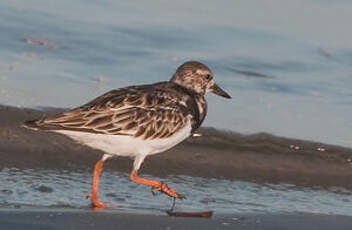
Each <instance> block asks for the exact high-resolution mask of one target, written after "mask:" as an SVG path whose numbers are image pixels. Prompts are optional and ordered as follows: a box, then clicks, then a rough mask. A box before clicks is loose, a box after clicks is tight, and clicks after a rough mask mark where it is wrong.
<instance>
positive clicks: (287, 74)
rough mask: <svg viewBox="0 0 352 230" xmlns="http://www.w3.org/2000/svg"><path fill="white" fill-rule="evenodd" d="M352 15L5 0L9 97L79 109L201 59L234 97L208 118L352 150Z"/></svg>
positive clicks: (239, 5)
mask: <svg viewBox="0 0 352 230" xmlns="http://www.w3.org/2000/svg"><path fill="white" fill-rule="evenodd" d="M351 12H352V2H350V1H342V0H340V1H326V0H300V1H288V0H272V1H259V0H256V1H245V0H240V1H210V0H205V1H203V0H197V1H192V2H189V1H153V2H150V1H116V0H102V1H82V0H78V1H68V0H61V1H47V0H45V1H44V0H26V1H20V0H4V1H1V3H0V35H1V36H0V50H1V52H0V103H1V104H10V105H16V106H24V107H37V106H54V107H74V106H78V105H80V104H82V103H85V102H87V101H88V100H90V99H92V98H94V97H96V96H98V95H100V94H102V93H104V92H106V91H107V90H110V89H113V88H119V87H122V86H127V85H131V84H143V83H152V82H156V81H162V80H167V79H169V78H170V77H171V75H172V74H173V72H174V71H175V69H176V68H177V67H178V66H179V65H180V64H182V63H183V62H184V61H187V60H191V59H196V60H200V61H202V62H204V63H206V64H207V65H209V67H210V68H211V69H212V70H213V72H214V73H215V76H216V80H217V82H218V84H219V85H221V86H223V88H224V89H226V91H228V92H229V93H230V94H231V95H232V96H233V99H232V100H225V99H222V98H219V97H216V96H214V95H209V96H207V98H208V102H209V114H208V116H207V118H206V122H205V125H207V126H213V127H217V128H222V129H228V130H232V131H237V132H242V133H254V132H269V133H273V134H276V135H282V136H287V137H294V138H300V139H308V140H315V141H321V142H325V143H329V144H338V145H343V146H349V147H352V141H351V140H352V132H351V130H352V121H351V115H350V114H352V106H351V105H352V103H351V101H352V100H351V99H352V92H351V87H352V74H351V73H352V39H351V38H352V31H351V30H350V29H349V22H351V21H352V14H351ZM27 38H32V39H39V40H48V41H50V42H54V43H56V45H55V46H53V47H44V46H39V45H30V44H27V42H26V39H27ZM248 72H250V73H251V74H249V75H248V74H245V73H248ZM258 74H259V75H258Z"/></svg>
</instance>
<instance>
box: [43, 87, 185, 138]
mask: <svg viewBox="0 0 352 230" xmlns="http://www.w3.org/2000/svg"><path fill="white" fill-rule="evenodd" d="M126 89H128V88H124V89H121V90H119V91H111V92H109V93H107V94H104V95H102V96H101V97H98V98H97V99H95V100H93V101H92V102H90V103H88V104H86V105H84V106H82V107H79V108H77V109H74V110H71V111H68V112H64V113H62V114H59V115H57V116H54V117H50V118H46V119H43V120H40V121H38V122H37V125H38V126H40V128H41V129H47V130H48V129H49V130H71V131H83V132H90V133H102V134H111V135H129V136H135V137H142V138H144V139H154V138H165V137H169V136H171V135H173V134H174V133H176V132H177V131H179V130H180V129H182V128H183V127H185V125H186V124H187V121H188V119H189V116H188V114H187V109H186V107H185V106H184V105H182V104H180V103H179V101H178V100H175V97H173V96H172V95H170V94H169V93H166V92H163V91H162V90H161V91H157V90H155V89H154V90H153V91H152V92H151V91H148V90H141V89H139V90H136V89H135V87H134V88H131V89H129V90H126ZM121 91H122V92H123V93H121Z"/></svg>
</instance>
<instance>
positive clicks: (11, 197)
mask: <svg viewBox="0 0 352 230" xmlns="http://www.w3.org/2000/svg"><path fill="white" fill-rule="evenodd" d="M143 176H145V177H149V178H150V176H148V175H143ZM0 177H1V190H0V208H9V207H15V208H26V207H27V208H28V207H35V208H78V209H88V207H89V200H87V199H85V197H86V195H87V194H88V193H89V191H90V183H91V174H90V172H87V171H61V172H60V171H57V170H40V169H36V170H32V169H25V170H20V169H15V168H5V169H3V170H2V171H1V172H0ZM155 179H159V180H162V181H165V182H167V183H168V185H169V186H170V187H172V188H174V189H176V190H177V191H179V192H180V193H181V192H182V193H183V194H184V195H186V197H187V199H186V200H183V201H177V202H176V210H178V211H204V210H214V211H215V213H216V214H243V213H253V214H259V213H265V214H268V213H269V214H274V213H281V214H282V213H297V212H304V213H320V214H335V215H336V214H338V215H348V216H351V213H352V207H351V205H350V202H352V193H351V192H350V191H347V190H344V189H340V188H333V189H330V190H329V191H326V190H319V189H310V188H304V189H302V188H297V187H295V186H294V185H289V184H279V185H273V184H262V185H259V184H255V183H249V182H240V181H229V180H219V179H206V178H196V177H188V176H169V177H167V178H162V179H160V178H155ZM99 197H100V199H101V200H102V201H104V202H106V203H108V204H115V205H118V207H117V208H116V209H115V210H117V211H123V212H125V211H126V212H140V213H155V214H160V213H161V212H164V211H165V210H167V209H169V208H170V207H171V204H172V199H171V198H169V197H167V196H165V195H163V194H158V195H156V196H153V195H152V194H151V192H150V188H149V187H147V186H143V185H137V184H135V183H133V182H130V181H129V179H128V175H127V174H126V173H121V172H116V171H110V170H106V171H104V173H103V174H102V177H101V182H100V193H99Z"/></svg>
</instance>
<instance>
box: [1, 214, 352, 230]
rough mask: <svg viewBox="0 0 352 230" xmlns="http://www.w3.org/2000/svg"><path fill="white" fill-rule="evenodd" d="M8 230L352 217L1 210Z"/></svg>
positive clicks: (294, 222) (223, 225)
mask: <svg viewBox="0 0 352 230" xmlns="http://www.w3.org/2000/svg"><path fill="white" fill-rule="evenodd" d="M0 223H1V226H2V227H3V228H4V229H8V230H12V229H28V230H32V229H38V228H40V229H77V230H79V229H106V230H108V229H146V230H147V229H170V230H171V229H205V230H206V229H224V230H225V229H237V228H240V229H244V230H245V229H283V230H284V229H286V230H293V229H321V230H325V229H350V228H352V217H348V216H338V215H318V214H307V213H306V214H304V213H293V214H256V215H254V214H243V215H228V216H215V217H212V218H210V219H204V218H182V217H168V216H163V215H150V214H129V213H118V212H111V211H101V212H93V211H88V210H77V209H72V210H59V209H56V210H41V209H31V210H21V209H0Z"/></svg>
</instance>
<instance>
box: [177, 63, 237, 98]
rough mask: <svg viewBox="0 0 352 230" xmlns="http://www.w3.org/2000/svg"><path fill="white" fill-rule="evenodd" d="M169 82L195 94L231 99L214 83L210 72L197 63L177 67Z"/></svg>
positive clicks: (204, 66)
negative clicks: (210, 94) (215, 95)
mask: <svg viewBox="0 0 352 230" xmlns="http://www.w3.org/2000/svg"><path fill="white" fill-rule="evenodd" d="M171 81H172V82H174V83H176V84H178V85H181V86H183V87H185V88H187V89H189V90H191V91H193V92H196V93H197V94H202V95H204V94H205V93H207V92H211V93H215V94H217V95H219V96H222V97H226V98H231V96H230V95H229V94H227V93H226V92H225V91H224V90H222V89H221V88H220V87H219V86H218V85H217V84H216V83H215V81H214V75H213V73H212V72H211V70H210V69H209V68H208V67H207V66H206V65H204V64H202V63H200V62H197V61H188V62H185V63H184V64H182V65H181V66H180V67H178V69H177V70H176V73H175V74H174V75H173V77H172V78H171Z"/></svg>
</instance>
